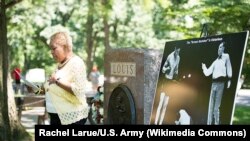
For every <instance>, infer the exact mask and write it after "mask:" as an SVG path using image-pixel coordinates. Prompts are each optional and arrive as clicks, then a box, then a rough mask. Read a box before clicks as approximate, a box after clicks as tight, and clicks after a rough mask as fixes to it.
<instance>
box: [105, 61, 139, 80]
mask: <svg viewBox="0 0 250 141" xmlns="http://www.w3.org/2000/svg"><path fill="white" fill-rule="evenodd" d="M110 64H111V75H116V76H131V77H135V76H136V63H132V62H112V63H110Z"/></svg>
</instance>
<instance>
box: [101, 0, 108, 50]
mask: <svg viewBox="0 0 250 141" xmlns="http://www.w3.org/2000/svg"><path fill="white" fill-rule="evenodd" d="M102 4H103V7H104V12H103V25H104V46H105V49H106V51H108V50H110V44H109V24H108V12H109V8H107V7H109V1H108V0H103V1H102Z"/></svg>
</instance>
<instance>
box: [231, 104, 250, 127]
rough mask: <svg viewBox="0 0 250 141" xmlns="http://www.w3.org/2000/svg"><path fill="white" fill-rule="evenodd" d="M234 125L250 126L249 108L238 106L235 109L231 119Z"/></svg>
mask: <svg viewBox="0 0 250 141" xmlns="http://www.w3.org/2000/svg"><path fill="white" fill-rule="evenodd" d="M233 124H234V125H245V124H248V125H250V107H249V106H239V105H237V106H236V107H235V111H234V118H233Z"/></svg>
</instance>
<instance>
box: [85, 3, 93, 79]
mask: <svg viewBox="0 0 250 141" xmlns="http://www.w3.org/2000/svg"><path fill="white" fill-rule="evenodd" d="M88 8H89V10H88V17H87V23H86V29H87V41H86V42H87V55H88V56H87V62H86V64H87V74H89V73H90V71H91V68H92V66H93V61H94V58H93V46H94V39H93V24H94V17H93V14H94V1H93V0H88Z"/></svg>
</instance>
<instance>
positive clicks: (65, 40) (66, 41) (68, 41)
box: [50, 32, 73, 51]
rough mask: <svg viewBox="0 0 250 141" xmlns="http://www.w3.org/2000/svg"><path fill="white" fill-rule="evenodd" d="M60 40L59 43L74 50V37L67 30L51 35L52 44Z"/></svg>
mask: <svg viewBox="0 0 250 141" xmlns="http://www.w3.org/2000/svg"><path fill="white" fill-rule="evenodd" d="M55 39H57V40H58V44H60V45H64V46H66V47H67V49H68V50H69V51H72V48H73V43H72V37H71V36H70V35H69V34H68V33H67V32H56V33H55V34H53V35H52V36H51V37H50V44H51V43H52V42H53V41H54V40H55Z"/></svg>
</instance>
